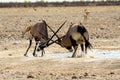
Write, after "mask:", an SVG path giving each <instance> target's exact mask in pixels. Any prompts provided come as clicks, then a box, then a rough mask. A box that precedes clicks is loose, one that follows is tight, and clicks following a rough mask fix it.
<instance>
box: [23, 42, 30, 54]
mask: <svg viewBox="0 0 120 80" xmlns="http://www.w3.org/2000/svg"><path fill="white" fill-rule="evenodd" d="M31 45H32V40H30V43H29V46H28V48H27V50H26V52H25V54H24V56H27V52H28V50H29V49H30V47H31Z"/></svg>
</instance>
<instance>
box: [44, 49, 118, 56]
mask: <svg viewBox="0 0 120 80" xmlns="http://www.w3.org/2000/svg"><path fill="white" fill-rule="evenodd" d="M79 53H80V52H79ZM45 55H46V56H49V57H56V58H67V57H71V56H72V53H46V54H45ZM87 55H88V56H92V57H94V58H120V50H92V51H88V54H87ZM78 56H80V54H78Z"/></svg>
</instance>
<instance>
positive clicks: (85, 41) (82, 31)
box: [60, 23, 92, 57]
mask: <svg viewBox="0 0 120 80" xmlns="http://www.w3.org/2000/svg"><path fill="white" fill-rule="evenodd" d="M79 44H80V46H81V50H82V52H85V53H87V48H91V47H92V45H91V44H90V42H89V34H88V31H87V30H86V28H85V27H84V26H83V25H82V24H81V23H79V24H71V25H70V27H69V29H68V31H67V33H66V34H65V35H64V36H63V37H62V39H61V41H60V45H61V46H62V47H65V48H66V49H68V50H69V51H70V52H72V51H73V49H74V52H73V55H72V57H76V56H77V55H76V51H77V48H78V45H79ZM72 47H73V49H72Z"/></svg>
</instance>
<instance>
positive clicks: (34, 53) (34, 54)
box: [33, 41, 39, 57]
mask: <svg viewBox="0 0 120 80" xmlns="http://www.w3.org/2000/svg"><path fill="white" fill-rule="evenodd" d="M38 43H39V41H36V45H35V48H34V52H33V56H35V57H37V55H36V48H37V45H38Z"/></svg>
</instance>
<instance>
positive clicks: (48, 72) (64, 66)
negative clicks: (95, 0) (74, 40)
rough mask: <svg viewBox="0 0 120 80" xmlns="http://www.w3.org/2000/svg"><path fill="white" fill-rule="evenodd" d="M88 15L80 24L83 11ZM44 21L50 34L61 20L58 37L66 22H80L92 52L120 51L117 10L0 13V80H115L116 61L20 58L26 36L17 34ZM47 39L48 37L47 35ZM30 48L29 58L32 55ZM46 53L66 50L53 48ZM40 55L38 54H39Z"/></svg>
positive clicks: (118, 73)
mask: <svg viewBox="0 0 120 80" xmlns="http://www.w3.org/2000/svg"><path fill="white" fill-rule="evenodd" d="M85 8H87V9H88V11H89V12H90V15H89V19H88V21H87V23H86V24H85V23H84V22H83V14H84V13H83V11H84V9H85ZM41 19H44V20H46V21H47V23H48V25H50V26H51V27H52V28H53V29H54V30H57V28H58V27H59V26H60V24H62V23H63V22H64V21H65V20H67V23H66V24H65V26H64V27H63V28H62V29H61V31H60V32H59V33H58V35H60V36H62V35H63V34H65V32H66V31H67V29H68V25H69V24H70V22H76V21H81V22H83V23H84V25H85V26H86V28H87V30H88V32H89V34H90V42H91V43H92V45H93V47H94V48H95V49H107V50H111V49H113V50H120V41H119V40H120V6H103V7H57V8H56V7H46V8H44V7H39V8H1V9H0V80H72V79H73V80H119V79H120V59H119V58H118V59H104V58H103V59H96V58H50V57H43V58H40V57H24V56H23V54H24V53H25V50H26V48H27V46H28V40H26V39H27V35H28V34H26V35H25V38H21V31H22V30H23V29H24V28H25V27H27V26H29V25H32V24H35V23H36V22H39V20H41ZM49 34H50V35H49V36H51V35H52V33H51V32H49ZM33 47H34V45H33V46H32V48H31V50H30V51H29V54H31V53H32V51H33ZM46 51H47V52H52V53H56V54H57V53H58V52H67V50H65V49H63V48H61V47H60V46H58V45H56V44H54V45H51V46H50V47H48V48H46ZM39 54H40V53H39Z"/></svg>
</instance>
